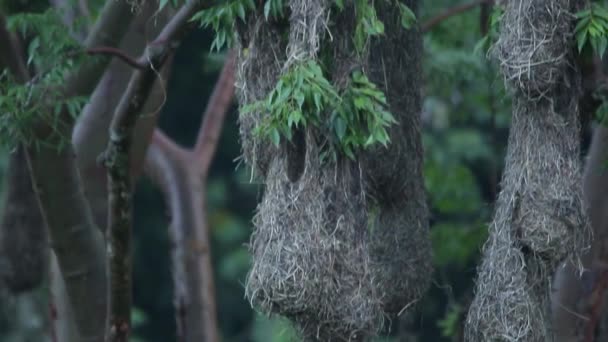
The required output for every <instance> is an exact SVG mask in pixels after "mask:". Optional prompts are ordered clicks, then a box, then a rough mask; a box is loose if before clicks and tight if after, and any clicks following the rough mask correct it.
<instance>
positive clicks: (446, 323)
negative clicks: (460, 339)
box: [437, 303, 464, 337]
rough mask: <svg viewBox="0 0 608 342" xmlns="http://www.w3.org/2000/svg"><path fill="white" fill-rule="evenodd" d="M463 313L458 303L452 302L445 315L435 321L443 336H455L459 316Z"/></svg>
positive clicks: (458, 326) (458, 325)
mask: <svg viewBox="0 0 608 342" xmlns="http://www.w3.org/2000/svg"><path fill="white" fill-rule="evenodd" d="M463 313H464V310H463V308H462V307H461V306H460V305H459V304H457V303H456V304H453V305H452V306H451V307H450V308H449V310H448V312H447V313H446V314H445V317H444V318H443V319H441V320H439V321H438V322H437V326H438V327H439V329H441V335H442V336H443V337H452V336H455V335H456V333H457V332H458V330H459V329H460V323H461V319H460V318H461V316H462V314H463Z"/></svg>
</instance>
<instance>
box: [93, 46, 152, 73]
mask: <svg viewBox="0 0 608 342" xmlns="http://www.w3.org/2000/svg"><path fill="white" fill-rule="evenodd" d="M86 52H87V54H89V55H107V56H111V57H116V58H118V59H120V60H121V61H123V62H125V63H126V64H128V65H130V66H132V67H133V68H135V69H139V70H143V69H145V68H146V65H145V64H143V65H142V64H140V63H139V62H138V61H136V60H135V59H133V58H132V57H131V56H129V55H127V54H126V53H125V52H124V51H122V50H121V49H118V48H113V47H109V46H101V47H96V48H90V49H87V50H86Z"/></svg>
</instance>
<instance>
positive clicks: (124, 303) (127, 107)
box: [104, 1, 208, 342]
mask: <svg viewBox="0 0 608 342" xmlns="http://www.w3.org/2000/svg"><path fill="white" fill-rule="evenodd" d="M207 5H208V4H207V2H205V1H189V2H188V3H186V4H185V5H184V6H183V7H182V8H181V9H180V10H179V11H178V12H177V14H176V15H175V16H174V17H173V18H172V19H171V21H169V23H167V25H166V26H165V27H164V29H163V30H162V31H161V33H160V34H159V35H158V37H157V38H156V39H155V40H154V41H153V42H151V43H150V44H148V46H147V48H146V51H145V53H144V55H142V56H141V57H140V58H139V60H138V63H139V64H141V65H146V69H144V70H138V71H136V72H134V73H133V76H132V77H131V81H130V82H129V86H128V88H127V91H126V92H125V94H124V95H123V97H122V99H121V101H120V103H119V105H118V107H117V109H116V112H115V113H114V116H113V119H112V123H111V125H110V141H109V143H108V147H107V149H106V151H105V152H104V159H105V165H106V167H107V169H108V176H109V177H108V189H109V215H108V230H107V235H108V237H109V246H108V248H107V250H108V257H109V265H110V271H109V275H110V326H109V332H108V340H109V341H115V342H127V341H128V339H129V335H130V332H131V286H132V284H131V283H132V280H131V276H132V275H131V230H132V188H133V187H132V184H131V181H132V180H131V175H130V172H129V170H130V165H131V159H132V155H131V145H132V143H133V136H134V130H135V123H136V121H137V118H138V115H139V114H140V113H141V110H142V107H143V105H144V103H145V101H146V99H147V98H148V95H149V93H150V90H151V89H152V85H153V84H154V80H155V79H156V74H157V73H158V71H157V70H159V69H160V68H161V67H162V66H163V64H164V62H165V61H166V60H167V58H168V57H169V54H170V53H171V52H172V51H173V50H174V49H175V48H177V46H178V45H179V43H180V41H181V39H182V38H183V37H184V35H185V34H186V33H187V31H188V29H189V28H191V27H193V26H192V24H191V22H190V18H191V17H192V16H193V15H194V14H195V13H196V12H198V11H200V10H201V9H203V8H204V7H205V6H207Z"/></svg>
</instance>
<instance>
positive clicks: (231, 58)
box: [193, 50, 236, 176]
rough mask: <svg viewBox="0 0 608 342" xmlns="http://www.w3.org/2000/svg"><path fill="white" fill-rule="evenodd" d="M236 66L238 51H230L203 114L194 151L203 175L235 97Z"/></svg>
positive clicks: (213, 153)
mask: <svg viewBox="0 0 608 342" xmlns="http://www.w3.org/2000/svg"><path fill="white" fill-rule="evenodd" d="M235 64H236V51H234V50H230V52H229V53H228V56H227V59H226V62H225V63H224V67H223V68H222V71H221V73H220V77H219V79H218V81H217V83H216V84H215V88H214V89H213V93H212V94H211V98H210V99H209V102H208V103H207V108H206V109H205V114H203V123H202V127H201V129H200V130H199V132H198V137H197V139H196V145H195V146H194V151H193V152H194V155H195V158H196V159H195V160H196V163H197V165H198V171H199V173H200V174H201V175H205V176H206V175H207V172H208V170H209V166H210V164H211V161H212V160H213V156H214V155H215V150H216V146H217V141H218V139H219V135H220V132H221V131H222V125H223V123H224V116H225V115H226V112H228V107H229V106H230V103H231V101H232V98H233V97H234V72H235ZM217 125H219V126H217Z"/></svg>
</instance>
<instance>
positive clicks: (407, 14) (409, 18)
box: [397, 2, 416, 30]
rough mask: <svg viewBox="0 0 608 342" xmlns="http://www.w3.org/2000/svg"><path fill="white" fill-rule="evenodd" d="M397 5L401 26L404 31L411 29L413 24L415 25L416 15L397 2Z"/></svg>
mask: <svg viewBox="0 0 608 342" xmlns="http://www.w3.org/2000/svg"><path fill="white" fill-rule="evenodd" d="M397 4H398V5H399V13H400V17H401V26H402V27H403V28H404V29H406V30H409V29H411V28H412V26H414V24H415V23H416V15H415V14H414V12H412V10H411V9H410V8H409V7H407V6H406V5H405V4H403V3H401V2H398V3H397Z"/></svg>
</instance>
